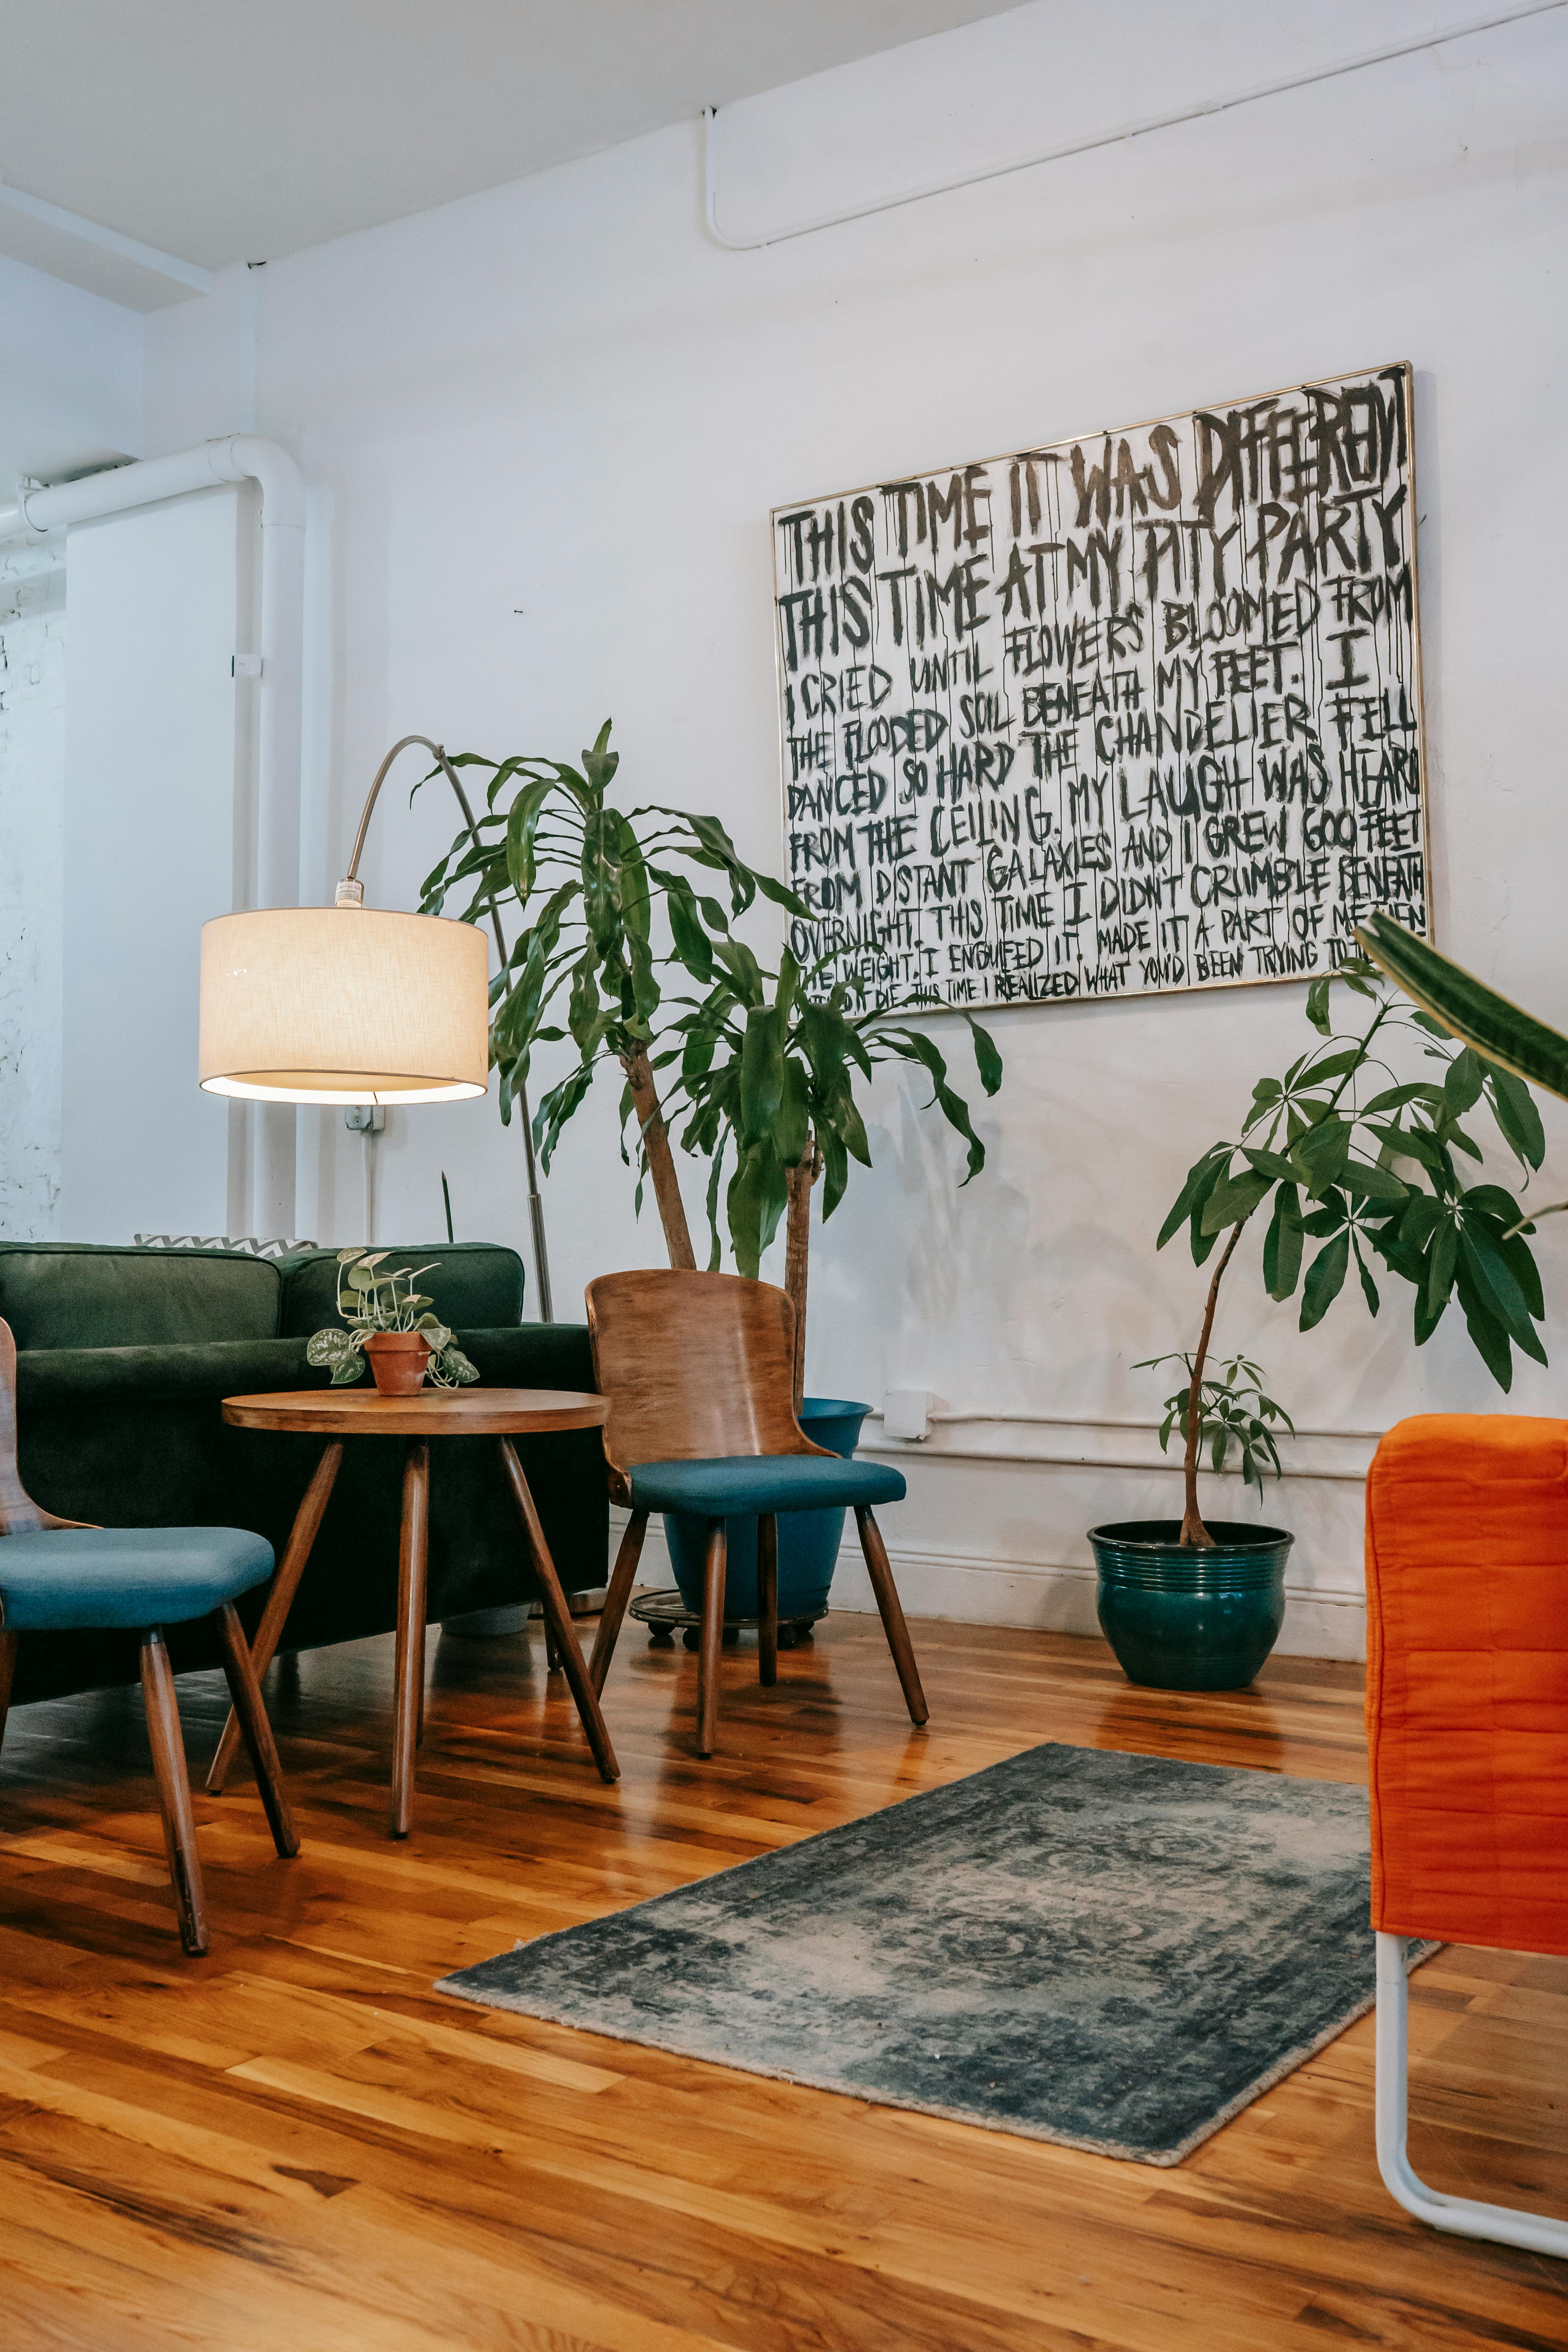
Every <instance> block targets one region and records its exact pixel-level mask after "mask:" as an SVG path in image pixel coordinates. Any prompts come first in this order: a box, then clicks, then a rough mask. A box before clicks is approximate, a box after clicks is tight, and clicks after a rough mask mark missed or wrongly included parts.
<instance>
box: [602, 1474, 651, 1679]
mask: <svg viewBox="0 0 1568 2352" xmlns="http://www.w3.org/2000/svg"><path fill="white" fill-rule="evenodd" d="M646 1535H647V1512H646V1511H634V1512H633V1513H632V1515H631V1517H630V1518H629V1519H628V1520H627V1521H626V1533H625V1535H623V1536H622V1538H621V1545H620V1549H619V1550H618V1551H617V1552H616V1565H615V1567H614V1569H613V1570H611V1573H610V1585H609V1590H608V1591H607V1592H606V1593H605V1605H604V1607H603V1608H602V1609H601V1610H600V1612H599V1630H598V1632H597V1633H595V1636H594V1654H593V1656H592V1657H591V1658H590V1659H589V1661H588V1680H589V1681H590V1682H591V1683H592V1684H593V1685H594V1688H595V1691H597V1692H599V1693H600V1694H601V1696H602V1695H603V1692H604V1688H605V1675H607V1674H608V1673H609V1671H610V1660H611V1659H612V1658H613V1657H614V1656H615V1654H616V1642H617V1641H618V1640H619V1638H620V1632H621V1623H622V1620H623V1619H624V1618H625V1616H626V1603H627V1601H629V1600H630V1599H631V1597H632V1586H633V1585H634V1584H635V1583H636V1581H637V1562H638V1560H639V1559H641V1558H642V1547H643V1538H644V1537H645V1536H646Z"/></svg>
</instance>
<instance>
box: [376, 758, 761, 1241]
mask: <svg viewBox="0 0 1568 2352" xmlns="http://www.w3.org/2000/svg"><path fill="white" fill-rule="evenodd" d="M609 742H610V721H609V720H608V719H606V720H605V724H604V726H603V727H602V728H601V729H600V730H599V732H598V735H597V737H596V738H595V741H594V744H593V746H592V748H591V749H590V750H588V751H584V752H583V754H582V760H581V765H579V766H576V767H574V766H573V765H572V764H571V763H570V762H569V761H562V760H548V759H540V758H534V757H531V756H527V755H522V754H515V755H513V756H512V757H510V758H509V759H505V760H489V759H486V758H484V757H483V756H482V755H481V754H480V753H479V752H475V751H465V752H459V753H457V754H455V755H454V757H453V760H452V765H453V766H454V767H458V768H464V767H468V768H479V769H488V770H489V772H490V775H489V787H488V789H487V792H486V796H485V813H484V814H483V815H482V816H480V817H479V818H478V819H477V822H476V824H475V828H474V832H473V833H470V832H469V830H468V827H467V826H465V827H464V829H463V830H462V832H460V833H459V834H458V836H457V838H456V840H455V841H454V842H453V844H452V845H451V848H450V849H449V850H448V851H447V855H446V856H444V857H443V858H442V859H441V861H440V863H439V864H438V865H437V866H436V867H435V868H434V869H433V871H432V872H431V873H430V874H429V875H428V876H427V877H426V880H425V883H424V886H423V888H422V890H421V894H420V901H419V904H420V910H421V912H422V913H424V914H429V915H437V914H440V913H441V912H442V911H443V909H444V908H446V906H447V901H448V899H458V900H461V901H462V903H461V904H459V905H458V907H457V908H456V912H457V913H458V917H459V919H462V920H464V921H467V922H479V921H482V920H485V919H489V917H490V916H492V915H498V918H499V909H500V908H502V907H504V906H507V905H511V906H515V907H516V908H518V909H519V910H520V912H521V915H522V918H523V924H522V929H521V930H520V932H519V933H518V936H517V938H516V940H514V941H513V943H512V946H511V948H510V950H504V949H503V950H502V953H501V958H500V970H499V971H498V972H497V974H496V976H495V978H494V980H493V981H492V982H491V983H490V1065H491V1067H492V1068H494V1069H495V1070H497V1071H498V1072H499V1073H500V1115H501V1118H502V1120H503V1121H505V1122H507V1123H509V1124H510V1118H511V1111H512V1104H513V1101H514V1099H515V1098H516V1097H517V1096H518V1095H519V1094H520V1093H521V1089H522V1087H524V1086H525V1085H526V1083H527V1080H528V1075H529V1068H530V1064H531V1057H532V1055H533V1050H534V1048H535V1046H536V1045H542V1044H544V1043H546V1042H557V1041H560V1040H563V1039H565V1038H568V1037H569V1038H570V1039H571V1041H572V1043H573V1045H574V1046H575V1047H576V1050H577V1060H576V1063H575V1065H574V1067H573V1068H572V1069H570V1070H569V1071H568V1073H567V1075H566V1076H565V1077H563V1079H562V1080H561V1081H560V1082H559V1084H558V1085H556V1086H553V1087H552V1088H551V1089H550V1091H549V1093H548V1094H546V1095H545V1096H544V1097H543V1098H542V1101H541V1102H540V1104H539V1107H538V1109H537V1111H536V1113H535V1115H534V1120H533V1136H534V1141H535V1143H536V1145H537V1147H538V1150H539V1154H540V1162H541V1165H542V1167H543V1168H545V1169H546V1170H548V1168H549V1166H550V1161H551V1157H552V1153H553V1151H554V1150H555V1146H556V1144H557V1142H558V1141H559V1140H560V1137H561V1131H562V1129H563V1127H564V1126H565V1125H566V1122H567V1121H568V1119H570V1118H571V1117H572V1115H573V1113H574V1111H575V1110H577V1109H578V1108H579V1107H580V1105H581V1104H582V1103H583V1101H584V1098H585V1097H586V1095H587V1093H588V1090H589V1088H590V1087H591V1086H592V1084H593V1082H594V1078H595V1074H596V1073H597V1072H598V1071H599V1070H600V1069H601V1068H603V1067H605V1066H616V1067H618V1069H619V1070H620V1072H621V1076H622V1078H623V1081H624V1090H623V1093H622V1097H621V1128H622V1132H623V1135H624V1134H625V1131H626V1123H627V1121H628V1120H629V1119H635V1121H636V1135H637V1140H636V1145H635V1152H636V1158H637V1204H638V1206H639V1208H640V1206H641V1203H642V1192H643V1183H644V1181H645V1179H646V1180H647V1181H650V1182H651V1184H652V1186H653V1193H654V1199H655V1201H656V1202H657V1204H658V1213H659V1218H660V1222H661V1223H662V1225H663V1228H664V1237H665V1244H666V1247H667V1249H668V1254H669V1262H670V1264H671V1265H674V1266H690V1265H695V1264H696V1262H697V1261H696V1257H695V1255H694V1253H693V1250H692V1246H691V1236H690V1233H689V1227H688V1224H687V1219H686V1211H685V1207H684V1205H683V1203H682V1201H681V1197H680V1187H679V1182H678V1181H677V1177H676V1172H675V1161H674V1157H673V1154H672V1152H671V1150H670V1145H669V1136H668V1126H667V1122H666V1118H665V1113H664V1106H663V1105H662V1104H661V1102H660V1100H659V1095H658V1084H657V1082H656V1079H655V1076H654V1070H653V1064H652V1059H651V1055H652V1049H653V1046H654V1043H655V1034H656V1027H657V1024H658V1019H659V1014H660V1007H661V1004H662V1003H663V998H664V987H665V981H666V978H667V977H668V974H669V972H670V971H672V970H674V971H677V972H679V973H680V974H682V975H684V976H686V977H688V978H694V979H696V980H698V981H699V982H701V983H702V984H704V985H706V984H707V982H709V980H710V978H711V975H712V971H713V967H714V958H715V954H716V953H721V954H725V953H729V952H730V951H731V948H732V942H731V940H730V938H729V927H730V920H731V917H733V916H738V915H741V914H743V913H744V911H745V910H746V908H748V907H750V906H751V905H752V902H753V900H754V899H755V898H758V897H759V896H760V897H762V898H771V899H773V901H774V903H775V904H776V905H778V906H780V907H783V908H785V909H786V911H787V912H789V913H790V914H792V915H796V916H800V917H803V918H805V917H806V916H807V915H808V909H807V908H806V907H805V905H804V904H803V903H802V901H801V900H800V899H799V898H796V897H795V893H794V892H793V891H792V890H787V889H786V888H785V887H784V884H783V883H781V882H776V881H774V880H773V877H772V876H771V875H766V874H756V873H753V872H752V869H751V868H750V867H749V866H745V865H743V864H742V860H741V859H740V857H739V856H737V855H736V851H735V846H734V844H733V843H732V842H731V839H730V836H729V835H728V834H727V833H726V832H725V830H724V828H723V826H722V825H721V824H720V823H719V821H718V819H717V818H716V817H711V816H700V815H692V814H689V813H688V812H687V811H685V810H682V809H671V808H665V807H660V806H657V805H649V806H647V807H642V808H634V809H622V808H619V807H617V806H616V804H615V803H614V802H612V801H611V799H610V797H609V788H610V784H611V782H612V780H613V779H614V777H615V774H616V768H617V766H618V765H619V757H620V755H619V753H618V752H616V751H611V750H610V748H609ZM433 772H434V771H433ZM422 781H428V780H427V779H424V780H422ZM416 789H417V787H416ZM475 835H477V836H478V838H477V839H476V837H475ZM710 874H711V875H714V876H717V877H722V887H725V888H726V889H727V892H728V896H729V900H730V907H729V912H728V914H727V913H726V911H725V909H724V908H723V906H722V905H721V902H720V900H719V899H718V898H715V897H713V896H712V895H711V893H710V892H709V891H707V890H704V889H702V888H701V887H699V884H700V882H701V881H703V880H705V879H706V877H707V876H708V875H710ZM658 908H662V912H663V922H662V924H658V925H656V921H655V913H656V909H658ZM622 1153H623V1157H626V1158H629V1157H630V1156H631V1155H630V1154H628V1153H627V1152H626V1147H625V1144H624V1143H623V1146H622Z"/></svg>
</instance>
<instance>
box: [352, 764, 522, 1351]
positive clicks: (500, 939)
mask: <svg viewBox="0 0 1568 2352" xmlns="http://www.w3.org/2000/svg"><path fill="white" fill-rule="evenodd" d="M411 743H417V744H419V745H420V746H421V747H422V749H424V750H425V751H428V752H430V753H431V754H432V755H433V756H434V758H435V759H436V761H437V763H438V765H439V766H440V768H441V771H442V772H443V774H444V775H445V776H446V779H447V782H448V783H449V784H450V785H451V787H452V790H453V791H454V792H455V793H457V795H458V807H459V808H460V809H461V810H462V812H463V822H464V824H466V825H467V826H468V835H469V838H470V839H471V841H472V842H473V845H474V846H475V848H476V849H478V848H480V847H482V846H483V845H482V843H481V842H480V840H479V826H478V825H477V824H475V823H474V812H473V810H472V808H471V807H470V806H469V803H468V794H467V793H466V792H465V791H464V790H463V787H462V784H461V782H459V781H458V771H457V770H456V768H454V767H453V765H452V762H451V761H450V760H448V759H447V754H446V751H445V749H444V748H443V746H442V745H441V744H439V743H432V741H431V740H430V738H429V736H428V735H405V736H404V737H403V738H402V740H401V741H399V742H396V743H395V744H394V745H393V747H392V749H391V751H389V752H388V753H387V755H386V757H385V759H384V761H382V763H381V765H380V767H379V768H378V769H377V770H376V772H375V781H374V783H373V784H372V785H371V788H370V792H369V794H368V796H367V798H366V800H365V804H364V813H363V815H362V816H361V818H360V821H359V831H358V832H357V833H356V834H355V835H354V845H353V856H351V857H350V859H349V870H348V872H347V873H346V874H345V875H344V877H343V878H342V881H341V882H340V883H339V884H338V887H337V896H336V901H335V903H336V904H337V905H338V906H340V907H363V904H364V884H363V882H362V881H361V880H360V878H359V862H360V858H361V857H362V856H363V852H364V840H365V835H366V834H367V833H368V832H369V831H370V820H371V814H372V812H373V810H374V807H375V803H376V796H377V794H378V793H380V791H381V788H382V785H383V784H384V782H386V772H387V770H388V769H389V768H390V767H391V765H392V763H393V761H394V760H395V759H396V757H397V755H398V753H399V752H400V751H407V749H408V747H409V745H410V744H411ZM490 927H491V929H493V931H494V932H495V935H496V951H497V953H498V954H499V955H500V968H501V971H503V972H504V971H505V970H506V968H507V948H506V934H505V932H504V931H503V930H502V929H501V925H500V908H499V907H498V906H497V905H496V902H495V895H494V893H493V891H492V893H491V895H490ZM517 1107H518V1109H519V1111H520V1112H521V1116H522V1148H523V1151H524V1154H525V1155H526V1158H527V1161H528V1213H529V1222H530V1224H531V1229H532V1236H533V1275H534V1281H535V1283H536V1285H537V1286H538V1290H539V1319H540V1321H541V1322H542V1323H553V1322H554V1320H555V1309H554V1306H553V1303H552V1298H551V1293H550V1257H549V1253H548V1251H547V1250H546V1248H545V1243H544V1203H543V1202H542V1200H541V1198H540V1195H539V1171H538V1168H537V1166H536V1165H535V1162H534V1157H533V1121H532V1118H531V1116H530V1114H529V1108H528V1089H527V1088H526V1087H519V1088H518V1090H517Z"/></svg>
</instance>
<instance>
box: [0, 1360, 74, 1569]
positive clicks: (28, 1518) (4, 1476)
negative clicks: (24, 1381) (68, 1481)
mask: <svg viewBox="0 0 1568 2352" xmlns="http://www.w3.org/2000/svg"><path fill="white" fill-rule="evenodd" d="M79 1525H80V1521H79V1520H77V1519H57V1518H56V1517H55V1515H54V1513H53V1512H52V1511H46V1510H43V1509H41V1508H40V1507H39V1506H38V1505H37V1503H35V1502H34V1500H33V1498H32V1496H31V1495H29V1494H28V1492H27V1490H26V1486H23V1484H22V1475H21V1472H20V1471H19V1470H18V1469H17V1467H16V1340H15V1339H13V1338H12V1336H11V1326H10V1325H9V1323H7V1322H6V1321H5V1318H4V1317H0V1536H22V1535H32V1534H35V1533H36V1532H37V1529H38V1528H74V1527H78V1526H79Z"/></svg>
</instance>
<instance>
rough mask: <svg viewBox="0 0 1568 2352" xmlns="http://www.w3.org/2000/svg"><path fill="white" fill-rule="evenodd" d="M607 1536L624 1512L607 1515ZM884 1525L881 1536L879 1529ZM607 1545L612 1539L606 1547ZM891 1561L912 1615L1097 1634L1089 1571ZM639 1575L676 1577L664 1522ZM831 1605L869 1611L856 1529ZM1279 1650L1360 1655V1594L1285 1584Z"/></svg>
mask: <svg viewBox="0 0 1568 2352" xmlns="http://www.w3.org/2000/svg"><path fill="white" fill-rule="evenodd" d="M613 1517H614V1518H615V1519H616V1527H615V1528H614V1531H613V1542H614V1541H618V1540H619V1536H620V1527H621V1525H622V1524H624V1517H625V1515H624V1514H623V1513H621V1512H616V1513H615V1514H613ZM886 1532H887V1530H886V1528H884V1529H883V1533H884V1536H885V1535H886ZM612 1549H613V1544H612ZM888 1558H889V1561H890V1562H891V1565H892V1570H893V1573H894V1575H895V1577H896V1578H897V1579H898V1585H899V1593H900V1598H901V1600H902V1601H903V1604H904V1607H905V1609H906V1610H907V1611H908V1612H909V1614H910V1616H911V1617H938V1618H947V1619H949V1620H951V1621H952V1622H954V1623H958V1624H967V1625H1021V1626H1029V1627H1033V1628H1034V1629H1036V1630H1037V1631H1039V1632H1042V1633H1099V1631H1100V1624H1099V1620H1098V1619H1097V1617H1096V1615H1095V1608H1094V1583H1095V1579H1094V1570H1093V1569H1092V1568H1079V1567H1072V1568H1067V1567H1055V1566H1051V1565H1049V1564H1048V1563H1044V1562H1039V1561H1036V1560H1022V1559H980V1558H978V1557H976V1556H974V1555H973V1554H969V1553H963V1552H947V1551H923V1550H917V1549H911V1548H905V1547H902V1546H899V1545H895V1544H889V1546H888ZM640 1580H641V1581H642V1582H644V1583H654V1584H664V1583H670V1584H673V1582H674V1581H675V1578H674V1573H673V1571H672V1570H671V1569H670V1567H669V1555H668V1552H667V1551H666V1549H665V1545H664V1530H663V1523H662V1521H660V1520H659V1519H658V1518H655V1519H653V1520H650V1522H649V1524H648V1531H647V1543H646V1545H645V1547H644V1550H643V1558H642V1565H641V1571H640ZM833 1606H834V1608H835V1609H842V1610H847V1611H848V1612H852V1613H855V1612H872V1613H874V1612H875V1611H876V1606H877V1604H876V1601H875V1600H874V1598H873V1597H872V1592H871V1584H870V1579H869V1578H868V1576H867V1574H866V1563H865V1561H864V1560H863V1559H861V1557H860V1550H859V1547H858V1544H857V1543H856V1542H855V1541H854V1538H853V1532H852V1531H851V1537H850V1540H849V1542H848V1543H847V1544H846V1545H845V1546H844V1548H843V1549H842V1550H841V1551H840V1552H839V1555H838V1566H837V1570H835V1573H834V1579H833ZM1277 1648H1278V1650H1279V1654H1280V1655H1282V1656H1284V1657H1294V1658H1364V1657H1365V1655H1366V1601H1365V1598H1364V1596H1363V1594H1362V1593H1360V1592H1351V1591H1345V1592H1338V1591H1322V1590H1318V1589H1314V1588H1312V1587H1310V1586H1301V1585H1292V1584H1291V1583H1290V1582H1289V1580H1287V1581H1286V1586H1285V1625H1284V1630H1283V1632H1282V1633H1280V1636H1279V1643H1278V1644H1277Z"/></svg>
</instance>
